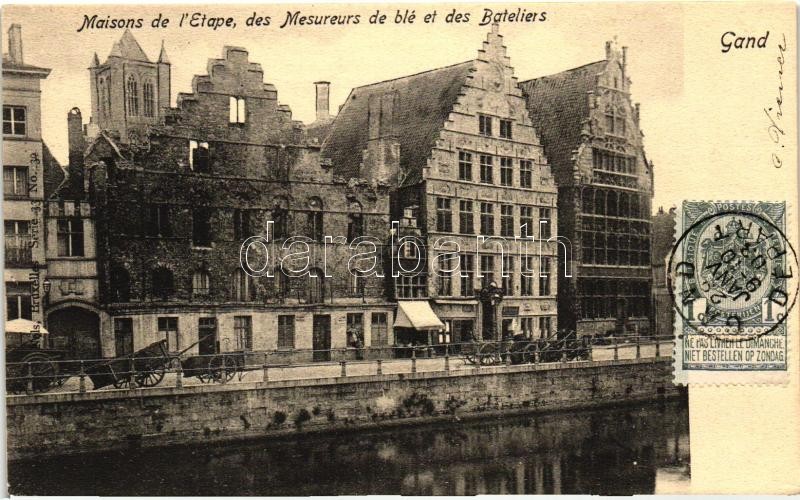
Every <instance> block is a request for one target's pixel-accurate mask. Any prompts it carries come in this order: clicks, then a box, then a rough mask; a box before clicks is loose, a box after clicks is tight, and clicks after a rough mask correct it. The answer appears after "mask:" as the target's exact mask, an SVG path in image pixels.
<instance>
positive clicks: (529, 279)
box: [519, 256, 536, 297]
mask: <svg viewBox="0 0 800 500" xmlns="http://www.w3.org/2000/svg"><path fill="white" fill-rule="evenodd" d="M534 273H536V270H535V269H534V267H533V257H529V256H525V257H523V258H522V267H521V268H520V291H519V294H520V295H523V296H526V297H530V296H531V295H533V275H534Z"/></svg>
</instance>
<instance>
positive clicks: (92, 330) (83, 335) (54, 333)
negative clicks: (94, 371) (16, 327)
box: [47, 306, 100, 359]
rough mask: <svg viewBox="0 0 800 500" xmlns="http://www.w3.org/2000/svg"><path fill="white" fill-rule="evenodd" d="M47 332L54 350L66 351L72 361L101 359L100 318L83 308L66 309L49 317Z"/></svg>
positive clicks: (72, 307)
mask: <svg viewBox="0 0 800 500" xmlns="http://www.w3.org/2000/svg"><path fill="white" fill-rule="evenodd" d="M47 330H48V331H49V332H50V342H51V345H52V346H53V347H54V348H57V349H64V350H66V351H67V352H68V357H69V358H71V359H97V358H99V357H100V317H99V316H98V315H97V313H95V312H93V311H90V310H88V309H84V308H82V307H75V306H71V307H65V308H63V309H58V310H56V311H53V312H51V313H50V314H49V315H48V317H47Z"/></svg>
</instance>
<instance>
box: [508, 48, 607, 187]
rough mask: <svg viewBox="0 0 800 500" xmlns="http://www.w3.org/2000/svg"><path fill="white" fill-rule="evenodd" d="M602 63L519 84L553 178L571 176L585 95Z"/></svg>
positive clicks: (586, 109) (584, 113)
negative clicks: (540, 139)
mask: <svg viewBox="0 0 800 500" xmlns="http://www.w3.org/2000/svg"><path fill="white" fill-rule="evenodd" d="M606 64H607V61H605V60H603V61H597V62H593V63H590V64H586V65H584V66H580V67H578V68H574V69H570V70H567V71H563V72H561V73H557V74H555V75H549V76H543V77H541V78H535V79H533V80H528V81H525V82H521V83H520V84H519V85H520V87H521V88H522V92H523V94H524V95H525V100H526V101H527V107H528V111H529V112H530V115H531V120H532V121H533V126H534V127H535V128H536V130H537V131H538V132H539V134H540V136H541V138H542V144H543V145H544V152H545V155H547V160H548V162H549V163H550V165H551V166H552V168H553V172H554V175H555V176H556V178H557V179H563V178H564V176H570V177H571V175H572V152H573V151H574V150H575V149H577V148H578V146H579V145H580V142H581V130H582V129H583V123H584V121H585V120H586V119H587V118H589V102H588V99H589V98H588V97H587V92H588V91H590V90H594V89H595V87H596V84H597V79H596V77H597V75H598V74H599V73H601V72H602V71H603V70H604V69H605V67H606Z"/></svg>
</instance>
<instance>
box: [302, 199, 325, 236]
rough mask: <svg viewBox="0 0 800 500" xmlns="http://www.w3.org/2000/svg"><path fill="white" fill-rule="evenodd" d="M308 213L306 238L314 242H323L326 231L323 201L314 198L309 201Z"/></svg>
mask: <svg viewBox="0 0 800 500" xmlns="http://www.w3.org/2000/svg"><path fill="white" fill-rule="evenodd" d="M307 210H308V211H307V212H306V236H308V237H309V238H311V239H312V240H314V241H318V242H322V240H323V236H324V234H323V233H324V230H323V228H322V200H321V199H319V198H317V197H316V196H313V197H311V198H309V199H308V208H307Z"/></svg>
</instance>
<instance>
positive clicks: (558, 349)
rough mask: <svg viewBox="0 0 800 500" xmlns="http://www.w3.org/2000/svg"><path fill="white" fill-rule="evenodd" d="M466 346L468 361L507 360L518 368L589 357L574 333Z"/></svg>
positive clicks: (477, 362)
mask: <svg viewBox="0 0 800 500" xmlns="http://www.w3.org/2000/svg"><path fill="white" fill-rule="evenodd" d="M465 347H466V348H465V354H466V356H465V359H466V361H467V362H468V363H471V364H474V365H483V366H487V365H497V364H502V363H505V362H506V361H509V362H510V363H511V364H515V365H518V364H525V363H548V362H557V361H576V360H583V359H588V358H589V348H588V346H587V345H586V342H584V341H582V339H578V338H577V337H576V336H575V335H574V333H565V334H562V335H556V336H554V337H551V338H548V339H530V338H528V337H527V336H525V335H522V334H518V335H514V337H513V338H512V339H509V340H501V341H485V342H480V341H478V342H473V343H472V344H471V345H468V346H465Z"/></svg>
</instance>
